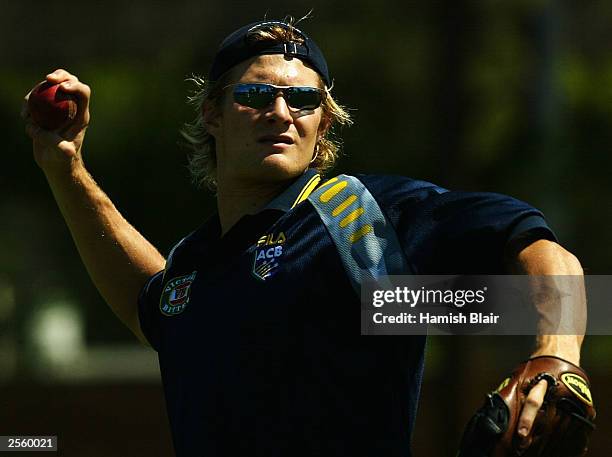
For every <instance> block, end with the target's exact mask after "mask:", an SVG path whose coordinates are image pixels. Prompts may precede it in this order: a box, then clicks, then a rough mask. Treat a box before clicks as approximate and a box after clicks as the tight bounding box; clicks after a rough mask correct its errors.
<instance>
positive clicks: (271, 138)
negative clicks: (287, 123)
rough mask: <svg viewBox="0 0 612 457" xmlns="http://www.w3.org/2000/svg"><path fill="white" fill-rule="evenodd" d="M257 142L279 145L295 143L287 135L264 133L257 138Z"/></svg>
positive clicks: (284, 145)
mask: <svg viewBox="0 0 612 457" xmlns="http://www.w3.org/2000/svg"><path fill="white" fill-rule="evenodd" d="M257 142H258V143H260V144H267V145H271V146H279V147H286V146H290V145H292V144H294V143H295V142H294V141H293V138H291V137H290V136H289V135H265V136H262V137H260V138H258V139H257Z"/></svg>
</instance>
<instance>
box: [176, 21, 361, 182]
mask: <svg viewBox="0 0 612 457" xmlns="http://www.w3.org/2000/svg"><path fill="white" fill-rule="evenodd" d="M287 25H288V26H289V27H287V28H285V27H281V26H279V25H270V26H267V27H263V28H257V29H255V30H254V31H252V32H249V35H248V36H247V39H248V40H249V41H253V42H256V41H277V42H288V41H293V42H297V43H300V44H301V43H303V42H304V39H303V37H302V36H301V34H300V33H299V31H297V30H296V29H294V27H293V21H292V20H290V21H289V22H288V24H287ZM230 73H231V72H228V73H226V74H225V75H223V76H221V77H220V78H219V79H218V80H217V81H209V80H208V79H206V78H204V77H202V76H199V75H192V76H191V77H190V78H188V79H187V81H189V82H191V83H193V84H194V85H195V89H194V91H193V93H192V94H191V95H190V96H189V97H188V101H187V103H188V104H189V105H191V106H192V107H193V108H194V109H195V111H196V117H195V119H194V120H193V121H192V122H187V123H185V124H184V125H183V128H182V129H181V136H182V137H183V139H184V140H185V141H186V146H187V147H188V148H189V149H190V150H191V152H190V155H189V165H188V168H189V172H190V173H191V178H192V180H193V182H194V184H195V185H196V186H198V187H204V186H207V187H209V188H211V189H214V188H215V187H216V170H217V154H216V149H215V138H214V137H213V136H212V135H211V134H210V133H208V131H207V129H206V125H205V121H204V115H203V107H204V106H205V105H206V106H209V107H210V109H212V110H220V107H221V103H222V102H223V93H224V92H223V88H224V87H225V86H227V84H228V83H229V79H230ZM319 85H320V86H321V88H324V90H325V93H326V95H325V96H324V97H323V101H322V103H321V109H322V111H323V119H322V122H326V123H328V124H329V127H328V128H327V129H326V131H325V133H324V135H322V136H321V137H320V138H319V139H318V140H317V143H316V145H315V150H314V158H313V161H312V163H311V167H313V168H316V169H318V170H319V172H321V173H323V172H325V171H326V170H329V169H330V168H332V167H333V166H334V164H335V162H336V159H337V158H338V156H339V151H340V140H339V139H337V138H336V136H335V127H336V126H338V125H347V126H348V125H351V124H352V123H353V121H352V119H351V116H350V114H349V112H348V110H347V109H346V108H345V107H343V106H341V105H340V104H338V103H337V102H336V101H335V100H334V98H333V97H332V95H331V87H329V88H328V87H326V86H325V84H324V83H323V79H322V78H321V77H320V76H319Z"/></svg>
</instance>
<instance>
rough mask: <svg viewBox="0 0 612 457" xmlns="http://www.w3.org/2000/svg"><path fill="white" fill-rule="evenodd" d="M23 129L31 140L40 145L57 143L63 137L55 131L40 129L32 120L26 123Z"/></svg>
mask: <svg viewBox="0 0 612 457" xmlns="http://www.w3.org/2000/svg"><path fill="white" fill-rule="evenodd" d="M25 130H26V133H27V134H28V136H29V137H30V138H32V140H33V141H35V142H37V143H40V144H42V145H57V144H59V143H61V142H62V141H63V138H62V137H61V136H59V135H58V134H57V133H56V132H51V131H49V130H45V129H42V128H40V127H39V126H38V125H36V124H34V123H33V122H28V123H26V128H25Z"/></svg>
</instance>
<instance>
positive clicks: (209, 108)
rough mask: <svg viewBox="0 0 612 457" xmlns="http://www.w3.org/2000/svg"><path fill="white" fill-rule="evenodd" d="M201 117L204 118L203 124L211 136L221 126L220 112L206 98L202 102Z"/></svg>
mask: <svg viewBox="0 0 612 457" xmlns="http://www.w3.org/2000/svg"><path fill="white" fill-rule="evenodd" d="M202 118H203V119H204V126H205V127H206V130H207V131H208V133H209V134H211V135H212V136H216V134H217V133H218V132H219V129H220V128H221V113H220V112H219V109H218V108H217V107H215V106H214V105H213V103H212V102H211V101H210V100H206V101H205V102H204V103H203V104H202Z"/></svg>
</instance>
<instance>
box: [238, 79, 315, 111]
mask: <svg viewBox="0 0 612 457" xmlns="http://www.w3.org/2000/svg"><path fill="white" fill-rule="evenodd" d="M279 90H282V92H283V96H284V98H285V100H286V101H287V104H288V105H289V106H290V107H291V108H294V109H298V110H314V109H316V108H318V107H319V105H320V104H321V100H322V97H321V91H320V90H319V89H316V88H314V87H289V88H285V89H278V88H276V87H274V86H272V85H269V84H238V85H237V86H236V87H235V88H234V101H235V102H236V103H239V104H241V105H243V106H248V107H250V108H255V109H262V108H265V107H266V106H269V105H271V104H272V103H273V102H274V99H275V98H276V94H277V92H278V91H279Z"/></svg>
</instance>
